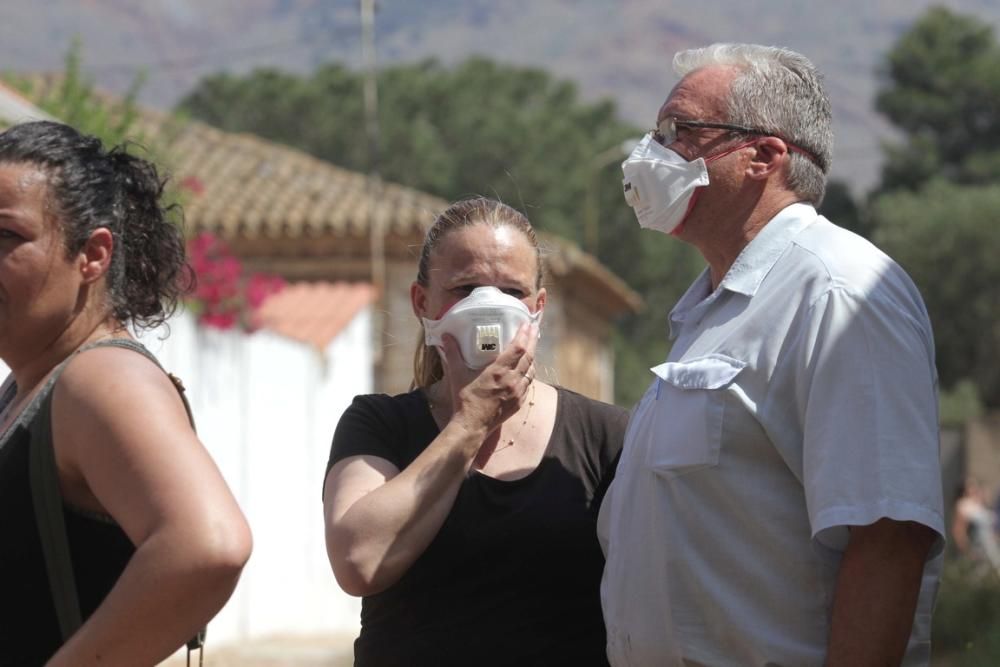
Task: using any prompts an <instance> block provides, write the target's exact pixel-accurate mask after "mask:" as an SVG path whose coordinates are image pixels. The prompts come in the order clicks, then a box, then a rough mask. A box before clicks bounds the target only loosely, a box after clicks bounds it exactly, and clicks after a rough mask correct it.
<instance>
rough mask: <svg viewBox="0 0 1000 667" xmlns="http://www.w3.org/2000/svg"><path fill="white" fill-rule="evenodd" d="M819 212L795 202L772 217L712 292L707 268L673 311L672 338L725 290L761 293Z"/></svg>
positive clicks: (748, 293) (751, 294) (739, 292)
mask: <svg viewBox="0 0 1000 667" xmlns="http://www.w3.org/2000/svg"><path fill="white" fill-rule="evenodd" d="M817 217H819V215H818V214H817V213H816V209H815V208H813V207H812V206H810V205H809V204H792V205H790V206H786V207H785V208H783V209H782V210H781V211H780V212H779V213H778V214H777V215H776V216H774V217H773V218H771V219H770V220H769V221H768V223H767V224H766V225H764V227H763V229H761V230H760V232H759V233H758V234H757V236H755V237H754V238H753V239H751V241H750V243H748V244H747V246H746V247H745V248H743V250H742V252H740V254H739V255H738V256H737V257H736V261H735V262H733V265H732V266H731V267H729V271H727V272H726V275H725V276H723V278H722V282H721V283H720V284H719V288H718V289H716V290H715V291H714V292H713V291H712V277H711V274H710V272H709V270H708V268H707V267H706V268H705V270H704V271H702V272H701V275H700V276H698V278H697V279H695V281H694V282H693V283H692V284H691V286H690V287H689V288H688V289H687V291H686V292H685V293H684V296H682V297H681V298H680V301H678V302H677V305H675V306H674V307H673V309H672V310H671V311H670V318H669V322H670V332H669V336H670V339H671V340H673V339H675V338H676V337H677V335H678V334H679V333H680V328H681V325H682V324H683V323H684V321H685V319H686V318H687V316H688V314H689V313H691V311H692V310H694V309H695V308H696V307H699V306H700V307H701V308H704V307H707V306H708V304H710V303H711V302H712V301H714V300H715V299H716V298H717V297H718V296H719V294H721V293H722V290H729V291H730V292H736V293H738V294H743V295H745V296H748V297H752V296H753V295H754V294H756V293H757V288H759V287H760V284H761V283H762V282H763V281H764V277H765V276H766V275H767V274H768V272H769V271H770V270H771V268H772V267H773V266H774V265H775V263H776V262H777V261H778V258H779V257H781V255H782V253H784V252H785V249H786V248H787V247H788V246H789V244H791V242H792V239H793V238H794V237H795V236H796V235H797V234H798V233H799V232H801V231H802V230H803V229H805V228H806V227H808V226H809V225H811V224H812V223H813V222H814V221H815V220H816V218H817Z"/></svg>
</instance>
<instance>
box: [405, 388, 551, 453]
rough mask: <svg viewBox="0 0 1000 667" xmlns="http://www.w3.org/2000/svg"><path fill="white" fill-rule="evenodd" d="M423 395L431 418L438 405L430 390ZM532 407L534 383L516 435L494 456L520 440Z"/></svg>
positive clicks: (498, 446)
mask: <svg viewBox="0 0 1000 667" xmlns="http://www.w3.org/2000/svg"><path fill="white" fill-rule="evenodd" d="M424 395H425V396H426V397H427V407H428V409H430V412H431V416H433V415H434V410H435V408H437V407H438V404H437V403H435V402H434V398H433V396H431V390H430V388H428V389H427V390H426V391H425V392H424ZM533 407H535V383H534V382H532V383H531V398H529V399H528V409H527V410H525V411H524V419H522V420H521V423H520V425H518V427H517V433H515V434H514V437H512V438H507V441H506V442H504V443H502V444H499V445H497V447H496V448H495V449H494V450H493V453H494V454H496V453H497V452H499V451H500V450H501V449H507V448H508V447H513V446H514V443H515V442H516V441H518V440H520V439H521V432H522V431H524V427H525V426H527V425H528V419H530V418H531V409H532V408H533Z"/></svg>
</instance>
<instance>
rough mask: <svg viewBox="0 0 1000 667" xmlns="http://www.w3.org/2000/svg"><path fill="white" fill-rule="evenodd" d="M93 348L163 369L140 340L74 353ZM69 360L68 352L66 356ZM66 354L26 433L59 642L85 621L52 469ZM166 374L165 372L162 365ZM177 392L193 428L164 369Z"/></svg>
mask: <svg viewBox="0 0 1000 667" xmlns="http://www.w3.org/2000/svg"><path fill="white" fill-rule="evenodd" d="M95 347H123V348H126V349H129V350H132V351H134V352H138V353H139V354H141V355H143V356H145V357H146V358H147V359H149V360H150V361H152V362H153V363H154V364H156V365H157V367H159V368H160V369H161V370H163V366H161V365H160V362H159V361H158V360H157V359H156V357H155V356H153V355H152V354H151V353H150V352H149V350H147V349H146V348H145V347H143V346H142V345H141V344H140V343H138V342H136V341H134V340H131V339H128V338H112V339H109V340H103V341H97V342H95V343H91V344H90V345H85V346H84V347H82V348H80V349H79V350H77V352H76V354H79V353H80V352H83V351H84V350H89V349H91V348H95ZM70 359H72V357H70ZM70 359H67V360H66V361H64V362H63V363H61V364H60V365H59V366H58V367H57V368H56V370H55V371H54V372H53V373H52V376H51V377H50V378H49V379H48V380H47V381H46V386H45V387H44V388H43V389H42V392H43V394H44V395H43V396H41V397H39V400H40V403H39V405H38V412H37V413H36V416H35V418H33V419H32V420H31V421H30V428H29V435H30V437H31V441H30V443H29V453H28V456H29V463H28V468H29V472H28V474H29V479H30V484H31V500H32V504H33V505H34V508H35V521H36V522H37V524H38V535H39V538H40V539H41V543H42V553H43V554H44V557H45V568H46V571H47V573H48V576H49V589H50V591H51V594H52V601H53V604H54V605H55V608H56V617H57V618H58V620H59V630H60V632H61V633H62V638H63V641H64V642H65V641H66V640H67V639H69V637H70V636H71V635H72V634H73V633H74V632H76V631H77V629H78V628H79V627H80V625H82V623H83V620H82V618H81V614H80V600H79V598H78V597H77V589H76V581H75V578H74V574H73V561H72V559H71V556H70V551H69V539H68V537H67V535H66V517H65V515H64V514H63V502H62V494H61V493H60V492H59V474H58V471H57V469H56V457H55V449H54V448H53V446H52V393H53V388H54V387H55V383H56V381H57V380H58V379H59V376H60V375H62V372H63V370H64V369H65V367H66V364H68V363H69V361H70ZM164 373H167V372H166V370H164ZM167 376H168V377H169V378H170V380H171V382H172V383H173V385H174V387H175V388H176V389H177V393H178V394H179V395H180V397H181V401H182V402H183V403H184V410H185V412H187V416H188V420H189V421H190V422H191V428H194V427H195V424H194V415H193V414H192V413H191V405H190V403H188V399H187V396H186V395H185V393H184V385H183V384H182V383H181V381H180V380H179V379H178V378H177V377H176V376H175V375H173V374H171V373H167ZM205 634H206V629H205V628H202V629H201V630H200V631H199V632H198V634H196V635H195V636H194V637H193V638H192V639H191V640H190V641H189V642H188V643H187V648H188V662H189V663H190V659H191V655H190V652H191V651H192V650H195V649H201V648H202V647H203V646H204V644H205Z"/></svg>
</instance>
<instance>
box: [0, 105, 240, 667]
mask: <svg viewBox="0 0 1000 667" xmlns="http://www.w3.org/2000/svg"><path fill="white" fill-rule="evenodd" d="M162 193H163V181H162V180H161V179H160V178H159V176H158V175H157V172H156V169H155V167H154V166H153V165H152V164H150V163H149V162H146V161H144V160H142V159H140V158H138V157H135V156H133V155H130V154H129V153H128V152H126V151H125V150H124V149H123V148H120V147H119V148H115V149H113V150H110V151H107V150H105V149H104V147H103V146H102V145H101V142H100V141H99V140H98V139H96V138H94V137H87V136H83V135H81V134H80V133H78V132H77V131H76V130H74V129H72V128H70V127H68V126H66V125H61V124H58V123H52V122H35V123H27V124H23V125H18V126H15V127H13V128H11V129H8V130H7V131H5V132H3V133H0V358H2V359H3V361H4V362H5V363H6V365H7V366H8V367H9V368H10V369H11V375H10V376H9V377H8V379H7V381H6V382H5V383H4V385H3V387H2V388H0V433H2V435H0V545H2V546H0V664H2V665H18V666H19V667H33V666H37V665H42V664H46V665H48V666H49V667H61V666H72V667H81V666H90V665H98V664H100V665H130V666H132V665H138V666H142V665H155V664H157V663H159V662H160V661H161V660H163V659H165V658H166V657H168V656H169V655H170V654H171V653H173V652H174V651H175V650H176V649H177V648H178V647H180V646H182V645H183V644H184V643H185V642H186V641H188V640H189V639H191V638H192V637H193V636H195V634H196V633H197V632H198V630H199V629H200V628H202V627H204V625H205V623H207V622H208V620H209V619H210V618H211V617H212V616H213V615H214V614H215V613H216V612H217V611H218V610H219V609H220V608H221V607H222V605H223V604H224V603H225V601H226V600H227V599H228V598H229V595H230V594H231V592H232V590H233V588H234V586H235V585H236V581H237V579H238V577H239V574H240V571H241V570H242V568H243V564H244V563H245V562H246V559H247V557H248V556H249V553H250V533H249V529H248V527H247V523H246V521H245V520H244V518H243V515H242V513H241V512H240V509H239V507H238V506H237V504H236V502H235V500H234V499H233V496H232V495H231V494H230V492H229V489H228V488H227V486H226V484H225V482H224V481H223V479H222V477H221V475H220V474H219V471H218V469H217V468H216V467H215V464H214V463H213V462H212V460H211V458H210V457H209V455H208V453H207V452H206V451H205V448H204V447H203V446H202V444H201V443H200V442H199V440H198V438H197V436H196V435H195V433H194V430H193V429H192V426H191V424H190V422H189V420H188V415H187V413H186V411H185V405H184V402H183V400H182V397H181V395H180V393H179V391H178V388H177V387H175V384H174V382H172V381H171V378H169V377H168V376H167V374H166V373H164V372H163V371H162V370H161V369H160V368H159V366H158V365H157V363H156V362H155V360H154V359H152V358H151V357H150V356H149V353H148V352H146V351H145V349H144V348H143V347H142V346H141V345H139V344H138V343H137V342H136V341H135V340H134V339H133V338H132V336H131V334H130V333H129V329H130V327H131V328H135V327H139V328H142V327H146V326H156V325H158V324H160V323H162V322H163V321H164V320H165V319H166V318H167V317H168V315H169V314H170V312H171V311H172V310H173V307H174V305H175V304H176V301H177V299H178V297H179V295H180V293H181V290H182V285H183V283H184V282H185V280H184V279H187V280H186V282H190V269H189V268H188V267H187V264H186V263H185V260H184V242H183V238H182V236H181V232H180V230H179V228H178V227H177V226H176V225H175V224H174V222H173V220H172V216H171V215H170V213H171V209H170V208H165V207H164V206H163V204H162V203H161V199H160V198H161V195H162ZM39 457H43V458H39ZM45 457H47V458H45ZM45 460H48V462H49V463H48V465H45V464H38V461H45ZM38 471H43V472H42V473H40V474H37V475H36V472H38ZM45 489H48V491H45ZM39 498H41V501H39V500H38V499H39ZM50 500H51V501H53V502H49V503H47V502H46V501H50ZM57 543H60V544H62V545H63V548H62V549H55V548H50V547H51V546H52V545H54V544H57ZM55 554H62V555H63V559H62V560H61V561H60V560H59V559H58V558H56V557H55ZM47 564H48V567H47ZM60 565H61V566H62V567H60Z"/></svg>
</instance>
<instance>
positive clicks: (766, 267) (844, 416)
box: [598, 204, 944, 667]
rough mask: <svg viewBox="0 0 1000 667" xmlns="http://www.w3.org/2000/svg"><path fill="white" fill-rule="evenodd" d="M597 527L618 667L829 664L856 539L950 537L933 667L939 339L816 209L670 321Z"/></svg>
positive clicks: (750, 252)
mask: <svg viewBox="0 0 1000 667" xmlns="http://www.w3.org/2000/svg"><path fill="white" fill-rule="evenodd" d="M670 323H671V336H672V337H674V338H675V342H674V345H673V348H672V349H671V352H670V355H669V357H668V359H667V361H666V363H663V364H661V365H659V366H656V367H655V368H653V369H652V371H653V373H654V375H655V376H656V377H655V378H654V379H653V382H652V384H651V385H650V387H649V389H648V390H647V391H646V394H645V396H643V398H642V400H641V401H640V402H639V404H638V405H637V406H636V408H635V411H634V413H633V415H632V419H631V420H630V423H629V428H628V432H627V435H626V438H625V448H624V450H623V453H622V459H621V463H620V465H619V467H618V471H617V474H616V477H615V481H614V483H613V484H612V486H611V489H610V491H609V493H608V495H607V497H606V498H605V500H604V503H603V506H602V509H601V515H600V519H599V523H598V531H599V536H600V538H601V542H602V545H603V546H604V548H605V553H606V556H607V565H606V567H605V572H604V579H603V582H602V588H601V595H602V602H603V605H604V615H605V620H606V622H607V626H608V655H609V658H610V659H611V662H612V664H613V665H616V667H617V666H621V665H637V666H643V667H645V666H647V665H658V666H659V665H711V666H712V667H726V666H729V665H732V666H739V667H749V666H753V665H760V666H764V665H785V666H788V667H791V666H795V667H802V666H807V665H822V664H823V659H824V656H825V653H826V641H827V635H828V629H829V624H830V612H831V603H832V597H833V591H834V585H835V583H836V575H837V571H838V567H839V564H840V558H841V555H842V553H843V550H844V548H845V547H846V544H847V540H848V530H847V526H849V525H867V524H870V523H873V522H875V521H876V520H878V519H880V518H883V517H888V518H892V519H896V520H900V521H903V520H906V521H916V522H919V523H921V524H924V525H926V526H929V527H930V528H932V529H934V530H935V531H936V532H937V533H938V534H939V535H940V537H939V539H938V543H937V544H936V546H935V548H934V549H933V550H932V558H931V559H930V560H929V561H928V564H927V566H926V567H925V575H924V584H923V588H922V590H921V594H920V600H919V603H918V609H917V614H916V619H915V621H914V626H913V633H912V635H911V638H910V644H909V647H908V649H907V658H906V661H905V664H906V665H923V664H927V663H928V661H929V652H930V645H929V642H930V616H931V610H932V607H933V603H934V596H935V594H936V588H937V578H938V573H939V571H940V556H939V555H940V551H941V547H942V545H943V536H944V522H943V509H942V492H941V475H940V464H939V440H938V420H937V375H936V372H935V369H934V351H933V339H932V334H931V328H930V324H929V320H928V317H927V313H926V310H925V308H924V306H923V302H922V300H921V298H920V295H919V294H918V292H917V289H916V287H915V286H914V285H913V283H912V281H911V280H910V279H909V277H908V276H907V275H906V274H905V272H904V271H903V270H902V269H901V268H900V267H899V266H898V265H897V264H896V263H895V262H893V261H892V260H891V259H890V258H889V257H888V256H886V255H885V254H884V253H882V252H881V251H880V250H878V249H877V248H876V247H875V246H873V245H872V244H870V243H868V242H867V241H865V240H864V239H862V238H861V237H859V236H857V235H855V234H852V233H851V232H848V231H846V230H844V229H841V228H839V227H837V226H835V225H833V224H831V223H830V222H829V221H827V220H826V219H824V218H823V217H821V216H819V215H817V213H816V211H815V210H814V209H813V208H812V207H811V206H808V205H805V204H794V205H792V206H789V207H788V208H786V209H784V210H783V211H782V212H781V213H779V214H778V215H777V216H776V217H775V218H774V219H772V220H771V221H770V222H769V223H768V224H767V225H766V226H765V227H764V228H763V229H762V230H761V232H760V233H759V234H758V235H757V236H756V237H755V238H754V239H753V240H752V241H751V243H750V244H749V245H747V247H746V248H745V249H744V250H743V252H742V253H741V254H740V256H739V257H738V258H737V260H736V262H735V263H734V264H733V266H732V267H731V268H730V270H729V271H728V273H727V274H726V275H725V277H724V278H723V280H722V282H721V284H720V285H719V287H718V288H717V289H716V290H714V291H712V290H711V283H710V281H709V276H708V273H707V271H706V272H705V273H703V274H702V276H701V277H700V278H699V279H698V280H697V281H695V283H694V284H693V285H692V286H691V288H690V289H689V290H688V291H687V293H686V294H685V295H684V296H683V297H682V298H681V300H680V302H678V304H677V306H676V307H675V308H674V310H673V311H672V312H671V314H670Z"/></svg>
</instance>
